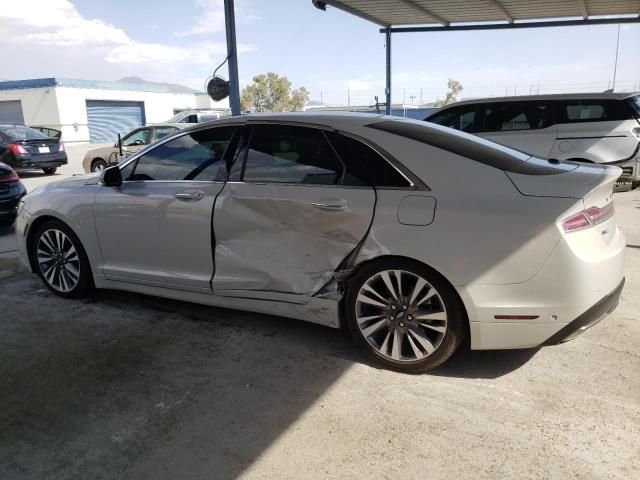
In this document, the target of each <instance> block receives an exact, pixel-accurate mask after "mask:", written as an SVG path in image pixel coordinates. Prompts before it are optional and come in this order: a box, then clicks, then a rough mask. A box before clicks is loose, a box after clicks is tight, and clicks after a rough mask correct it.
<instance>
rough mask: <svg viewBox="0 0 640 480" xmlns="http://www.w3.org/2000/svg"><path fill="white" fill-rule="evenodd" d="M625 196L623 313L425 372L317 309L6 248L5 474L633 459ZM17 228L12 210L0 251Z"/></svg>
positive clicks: (539, 472) (633, 221) (631, 229)
mask: <svg viewBox="0 0 640 480" xmlns="http://www.w3.org/2000/svg"><path fill="white" fill-rule="evenodd" d="M34 178H35V177H34ZM616 208H617V217H618V221H619V223H621V224H622V225H623V227H624V229H625V232H626V234H627V241H628V244H629V246H628V249H627V284H626V287H625V290H624V292H623V296H622V301H621V304H620V306H619V307H618V309H617V310H616V311H615V312H614V313H613V314H612V315H611V316H609V317H608V318H606V319H605V320H603V321H602V322H601V323H600V324H598V325H596V326H595V327H593V328H592V329H591V330H589V331H588V332H587V333H585V334H584V335H582V336H581V337H579V338H578V339H576V340H574V341H572V342H569V343H567V344H564V345H561V346H555V347H546V348H543V349H539V350H521V351H502V352H470V351H468V350H467V349H462V350H460V351H459V352H458V353H457V354H456V355H455V356H454V357H453V358H452V359H451V361H450V362H449V363H447V364H445V366H443V367H441V368H439V369H438V370H436V371H434V372H433V373H431V374H425V375H419V376H412V375H402V374H398V373H393V372H390V371H386V370H381V369H378V368H376V367H374V366H371V365H369V364H368V363H366V361H365V360H364V358H363V357H362V356H360V354H359V353H358V352H357V351H356V350H355V348H354V347H353V346H352V344H351V342H350V340H349V339H348V337H347V335H346V333H344V332H341V331H336V330H332V329H329V328H323V327H319V326H315V325H311V324H304V323H301V322H295V321H292V320H287V319H282V318H277V317H270V316H265V315H257V314H248V313H242V312H236V311H231V310H223V309H215V308H206V307H201V306H196V305H191V304H186V303H181V302H175V301H167V300H161V299H155V298H152V297H145V296H141V295H133V294H126V293H121V292H112V291H104V292H99V293H96V294H95V296H94V298H92V299H90V300H85V301H70V300H63V299H60V298H57V297H55V296H54V295H52V294H50V293H49V292H48V291H47V290H44V289H43V287H42V286H41V284H40V282H39V280H38V279H37V278H36V277H35V276H34V275H32V274H29V273H27V272H26V271H25V270H24V269H23V268H22V267H21V266H20V264H19V262H18V260H17V258H16V256H15V253H13V252H9V253H4V254H0V305H1V306H2V312H1V313H0V319H1V320H0V478H2V479H13V478H33V479H42V478H65V479H66V478H68V479H78V478H81V479H93V478H104V479H114V478H135V479H138V478H140V479H146V478H154V479H165V478H166V479H176V478H180V479H227V478H256V479H257V478H260V479H263V478H277V479H285V478H292V479H293V478H295V479H299V478H313V479H316V478H340V479H349V478H385V479H387V478H388V479H399V478H402V479H404V478H415V479H426V478H429V479H439V478H443V479H444V478H446V479H450V478H456V479H465V478H470V479H471V478H473V479H478V478H491V479H494V478H521V479H525V478H576V479H591V478H598V479H599V478H613V479H625V480H626V479H634V478H640V447H639V445H640V374H639V372H640V355H639V353H638V352H639V351H640V349H639V348H638V347H639V346H640V324H639V323H638V317H639V315H640V314H639V313H638V312H640V301H639V299H638V295H637V294H635V292H637V291H638V288H639V287H640V212H639V210H640V192H639V191H634V192H628V193H621V194H617V195H616ZM14 243H15V238H14V235H13V231H12V230H11V229H4V230H0V246H2V248H1V249H0V251H5V249H9V250H11V247H12V245H14Z"/></svg>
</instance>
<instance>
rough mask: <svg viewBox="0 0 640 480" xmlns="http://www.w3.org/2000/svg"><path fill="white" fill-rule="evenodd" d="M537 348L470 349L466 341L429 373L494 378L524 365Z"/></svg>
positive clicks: (459, 376)
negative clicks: (444, 361) (443, 362)
mask: <svg viewBox="0 0 640 480" xmlns="http://www.w3.org/2000/svg"><path fill="white" fill-rule="evenodd" d="M539 350H540V348H527V349H519V350H471V349H470V347H469V345H468V342H467V343H465V344H463V345H461V346H460V348H459V349H458V351H457V352H456V353H454V354H453V356H452V357H451V358H450V359H449V360H448V361H447V362H446V363H445V364H444V365H441V366H440V367H438V368H437V369H435V370H434V371H432V372H431V375H436V376H439V377H455V378H484V379H496V378H499V377H502V376H503V375H507V374H509V373H511V372H513V371H515V370H517V369H519V368H520V367H522V366H523V365H525V364H526V363H527V362H528V361H529V360H531V359H532V358H533V356H534V355H535V354H536V353H538V351H539Z"/></svg>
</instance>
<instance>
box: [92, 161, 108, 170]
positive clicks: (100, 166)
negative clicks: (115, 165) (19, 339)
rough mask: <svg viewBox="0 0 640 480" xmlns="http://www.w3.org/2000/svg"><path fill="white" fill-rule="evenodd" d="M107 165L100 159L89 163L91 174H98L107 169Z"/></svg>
mask: <svg viewBox="0 0 640 480" xmlns="http://www.w3.org/2000/svg"><path fill="white" fill-rule="evenodd" d="M108 166H109V165H108V164H107V162H105V161H104V160H103V159H101V158H96V159H95V160H94V161H93V162H91V172H92V173H95V172H99V171H102V170H104V169H105V168H107V167H108Z"/></svg>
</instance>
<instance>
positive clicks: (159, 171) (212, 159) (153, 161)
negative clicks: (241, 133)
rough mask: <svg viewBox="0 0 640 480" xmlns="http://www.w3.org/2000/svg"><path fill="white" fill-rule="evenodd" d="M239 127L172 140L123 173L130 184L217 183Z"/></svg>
mask: <svg viewBox="0 0 640 480" xmlns="http://www.w3.org/2000/svg"><path fill="white" fill-rule="evenodd" d="M234 130H235V127H219V128H212V129H207V130H199V131H196V132H191V133H189V134H186V135H181V136H179V137H177V138H174V139H172V140H169V141H168V142H166V143H163V144H162V145H159V146H157V147H156V148H153V149H152V150H150V151H149V152H147V153H145V154H144V155H142V156H141V157H140V158H138V159H137V161H136V162H135V165H134V166H133V167H131V166H130V165H131V164H130V165H127V166H126V167H125V168H123V169H122V173H123V178H125V179H127V180H138V181H139V180H146V181H153V180H164V181H179V180H198V181H215V180H216V174H217V172H218V169H219V167H220V163H221V162H222V159H223V158H224V154H225V151H226V150H227V147H228V145H229V142H230V141H231V138H232V137H233V133H234Z"/></svg>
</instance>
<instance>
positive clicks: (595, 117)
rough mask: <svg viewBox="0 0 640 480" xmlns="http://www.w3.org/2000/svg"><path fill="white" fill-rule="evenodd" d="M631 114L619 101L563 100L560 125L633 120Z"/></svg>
mask: <svg viewBox="0 0 640 480" xmlns="http://www.w3.org/2000/svg"><path fill="white" fill-rule="evenodd" d="M633 118H634V117H633V115H632V112H631V111H630V110H629V108H628V107H627V106H626V105H625V104H624V102H622V101H620V100H564V101H562V102H560V122H561V123H582V122H612V121H620V120H633Z"/></svg>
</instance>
